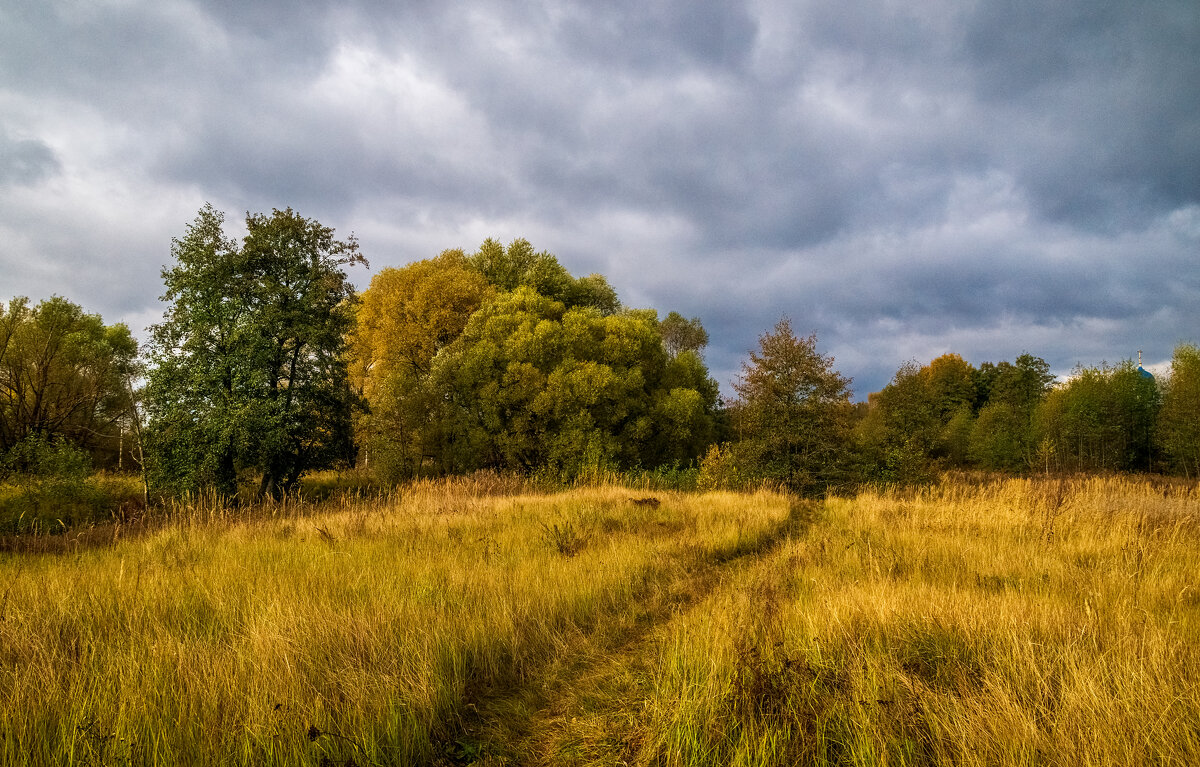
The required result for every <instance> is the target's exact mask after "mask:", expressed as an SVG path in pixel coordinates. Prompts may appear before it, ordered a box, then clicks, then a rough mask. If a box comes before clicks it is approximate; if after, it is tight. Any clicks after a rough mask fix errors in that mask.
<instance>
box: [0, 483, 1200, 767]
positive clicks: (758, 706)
mask: <svg viewBox="0 0 1200 767" xmlns="http://www.w3.org/2000/svg"><path fill="white" fill-rule="evenodd" d="M644 495H647V494H646V493H645V491H635V490H629V489H626V488H622V487H617V486H608V487H598V488H590V489H577V490H573V491H568V492H561V493H531V492H526V493H519V492H514V491H511V490H510V491H509V492H495V491H494V490H493V489H489V488H487V487H484V486H482V485H480V484H479V483H472V482H469V481H457V482H445V483H425V484H420V485H415V486H413V487H410V488H406V489H402V490H400V491H397V492H396V493H394V494H393V495H391V496H389V497H386V498H382V499H379V498H376V499H367V498H363V499H340V500H331V501H327V502H323V503H319V504H290V505H281V506H272V507H258V508H253V509H241V510H238V511H236V512H235V511H225V510H221V509H213V508H208V509H201V508H197V509H195V510H193V511H191V512H190V513H189V512H188V511H187V510H182V511H181V510H177V511H176V513H175V516H174V517H173V518H172V519H171V520H170V521H167V522H165V523H163V524H161V525H158V526H150V527H148V528H147V529H145V530H143V531H142V532H140V533H138V534H136V535H128V534H122V532H121V531H120V530H119V529H114V530H113V531H111V534H108V533H106V536H107V538H105V541H104V542H103V543H102V544H100V543H98V542H97V538H98V536H95V535H92V536H91V537H89V538H87V539H86V542H87V545H84V544H83V543H78V544H77V545H74V546H71V545H67V546H61V547H60V550H59V551H58V552H57V553H28V552H27V553H8V554H0V764H6V765H7V764H13V765H17V764H81V765H82V764H87V765H142V764H163V765H174V764H196V765H201V764H203V765H214V764H230V765H238V764H247V765H270V764H280V765H295V764H313V765H359V766H361V765H391V764H432V765H467V764H479V765H525V764H547V765H550V764H555V765H557V764H568V765H569V764H578V765H584V764H588V765H591V764H603V765H621V764H629V765H634V764H637V765H728V764H743V765H792V764H847V765H851V764H853V765H906V764H911V765H924V764H956V765H959V764H963V765H973V764H978V765H1070V766H1071V767H1077V766H1081V765H1102V764H1114V765H1118V764H1119V765H1143V764H1156V765H1181V767H1182V766H1183V765H1195V764H1200V492H1198V491H1197V488H1196V485H1195V484H1194V483H1193V484H1165V483H1163V482H1155V481H1151V480H1141V479H1128V478H1093V479H1064V480H1053V479H1045V480H1043V479H1008V480H996V481H992V482H968V481H965V480H955V481H945V482H943V483H942V484H940V485H938V486H935V487H932V488H928V489H924V490H920V491H908V492H904V493H899V492H897V493H889V492H863V493H861V494H859V495H858V496H857V497H854V498H835V499H830V500H826V501H818V502H808V501H804V502H801V501H794V500H790V499H789V498H787V497H785V496H783V495H778V494H772V493H767V492H762V493H757V494H733V493H709V494H696V493H655V494H653V495H654V496H655V497H656V498H657V499H659V500H660V501H661V504H660V505H658V506H654V505H653V504H649V503H646V504H638V503H635V502H634V499H638V498H640V497H642V496H644ZM79 541H85V539H83V538H80V539H79Z"/></svg>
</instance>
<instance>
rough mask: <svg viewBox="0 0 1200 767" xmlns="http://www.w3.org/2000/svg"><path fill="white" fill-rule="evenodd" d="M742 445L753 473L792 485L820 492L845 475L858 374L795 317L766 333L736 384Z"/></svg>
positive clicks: (736, 418) (792, 486) (810, 491)
mask: <svg viewBox="0 0 1200 767" xmlns="http://www.w3.org/2000/svg"><path fill="white" fill-rule="evenodd" d="M734 389H735V391H737V394H738V400H737V402H736V404H735V407H734V414H735V415H734V418H735V423H736V424H737V427H736V428H737V432H738V436H739V438H740V440H741V444H740V446H739V450H740V451H741V453H742V455H743V456H745V457H746V460H747V461H748V469H749V471H751V472H753V473H755V474H757V475H759V476H761V477H762V478H764V479H768V480H773V481H776V482H779V483H782V484H784V485H786V486H788V487H789V488H791V489H792V490H794V491H796V492H799V493H804V494H813V493H819V492H821V491H823V490H825V489H827V488H828V487H830V486H831V485H834V484H836V483H838V482H839V481H841V480H842V478H843V475H842V472H843V471H844V466H845V462H846V457H847V456H846V448H847V445H848V442H849V437H850V428H851V416H852V407H851V405H850V379H848V378H845V377H843V376H842V375H841V374H840V373H838V372H837V371H836V370H834V368H833V358H832V357H824V356H822V355H821V354H820V353H818V352H817V337H816V335H815V334H814V335H810V336H808V337H807V338H798V337H796V335H795V333H793V332H792V326H791V323H790V322H789V321H788V319H787V318H783V319H781V320H780V321H779V322H778V323H776V325H775V327H774V329H773V330H772V331H770V332H768V333H765V334H763V335H762V336H761V337H760V338H759V349H758V351H756V352H751V354H750V359H749V360H748V361H747V362H745V363H743V365H742V373H741V376H740V378H739V379H738V380H737V381H736V382H735V383H734Z"/></svg>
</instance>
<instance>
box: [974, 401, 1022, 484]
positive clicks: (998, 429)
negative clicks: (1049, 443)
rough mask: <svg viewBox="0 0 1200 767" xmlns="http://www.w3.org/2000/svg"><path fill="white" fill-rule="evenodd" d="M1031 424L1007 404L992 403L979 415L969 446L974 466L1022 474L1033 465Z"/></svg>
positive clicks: (1000, 402) (1015, 408)
mask: <svg viewBox="0 0 1200 767" xmlns="http://www.w3.org/2000/svg"><path fill="white" fill-rule="evenodd" d="M1030 450H1031V444H1030V440H1029V422H1028V419H1027V417H1026V416H1025V415H1024V414H1023V413H1022V412H1021V410H1020V409H1019V408H1018V407H1017V406H1016V405H1013V404H1012V403H1009V402H1005V401H998V402H989V403H988V404H987V405H984V406H983V409H982V410H980V411H979V417H978V418H976V419H975V425H974V428H972V430H971V437H970V442H969V445H968V451H969V455H970V457H971V461H972V463H974V464H975V465H976V466H978V467H979V468H981V469H989V470H992V471H1019V470H1021V469H1024V468H1027V467H1028V465H1029V463H1030Z"/></svg>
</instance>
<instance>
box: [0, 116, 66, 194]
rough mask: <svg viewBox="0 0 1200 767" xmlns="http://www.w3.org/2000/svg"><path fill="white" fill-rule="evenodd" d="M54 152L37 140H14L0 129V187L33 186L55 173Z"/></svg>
mask: <svg viewBox="0 0 1200 767" xmlns="http://www.w3.org/2000/svg"><path fill="white" fill-rule="evenodd" d="M60 167H61V163H60V162H59V159H58V156H57V155H56V154H55V153H54V150H53V149H51V148H50V147H49V146H47V145H46V144H45V142H43V141H40V140H38V139H15V138H13V137H11V136H9V135H8V134H7V133H6V132H5V131H4V129H3V128H2V127H0V185H4V184H21V185H25V184H33V183H36V182H38V181H41V180H42V179H44V178H46V177H48V176H51V175H53V174H55V173H57V172H58V171H59V170H60Z"/></svg>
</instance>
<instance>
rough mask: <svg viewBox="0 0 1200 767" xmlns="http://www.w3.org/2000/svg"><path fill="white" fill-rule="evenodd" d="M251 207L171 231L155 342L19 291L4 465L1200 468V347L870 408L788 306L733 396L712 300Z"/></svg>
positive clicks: (838, 473) (520, 257)
mask: <svg viewBox="0 0 1200 767" xmlns="http://www.w3.org/2000/svg"><path fill="white" fill-rule="evenodd" d="M245 226H246V234H245V236H244V237H242V238H241V240H240V241H238V240H235V239H232V238H230V237H228V236H227V235H226V234H225V220H224V216H223V214H221V213H220V212H219V211H217V210H215V209H214V208H213V207H212V206H210V205H206V206H205V207H204V208H202V209H201V210H200V211H199V213H198V214H197V216H196V218H195V220H194V221H193V222H192V223H191V224H189V225H188V227H187V229H186V231H185V232H184V233H183V235H182V236H181V237H179V238H177V239H175V240H173V241H172V244H171V255H172V261H173V263H172V264H171V265H169V266H167V267H165V268H164V269H163V272H162V276H163V281H164V285H165V293H164V295H163V300H164V301H165V302H166V303H167V310H166V312H165V314H164V317H163V320H162V322H160V323H159V324H157V325H155V326H154V327H153V328H152V329H151V333H150V340H149V343H148V345H147V347H146V349H145V350H143V351H142V352H141V353H139V350H138V347H137V344H136V343H135V342H134V340H133V338H132V336H131V335H130V333H129V331H128V329H127V328H125V326H124V325H120V324H117V325H111V326H109V325H105V324H104V323H103V321H102V320H101V318H100V317H98V316H96V315H92V314H87V313H86V312H84V311H83V310H82V308H80V307H79V306H77V305H75V304H73V303H71V302H70V301H68V300H66V299H63V298H59V297H55V298H51V299H48V300H45V301H42V302H41V303H39V304H37V305H36V306H33V305H31V304H30V302H29V301H28V300H26V299H22V298H17V299H14V300H13V301H11V302H10V303H9V304H8V306H7V307H0V471H3V472H5V473H6V474H8V475H11V474H21V473H23V472H24V473H36V472H38V471H47V470H51V469H47V468H46V467H47V466H51V465H52V464H53V463H54V460H60V459H62V457H63V456H64V455H67V456H68V457H69V456H70V455H74V456H76V457H78V456H84V457H85V458H86V459H87V460H89V461H91V462H92V463H94V464H96V465H98V466H107V467H112V466H113V464H114V462H115V463H118V464H121V465H126V464H125V461H126V453H124V452H122V446H124V445H126V444H128V445H130V446H132V444H133V442H134V439H133V437H132V436H130V437H129V438H128V440H127V438H126V435H127V434H132V433H133V432H136V433H137V434H138V435H140V436H141V437H142V439H139V440H138V445H139V446H140V447H141V448H143V451H142V452H139V453H138V454H137V455H136V457H135V456H134V455H133V454H129V455H128V461H129V464H133V463H138V464H143V468H144V470H145V474H146V477H147V479H148V481H149V482H150V483H151V484H152V485H153V486H154V487H156V488H158V490H159V491H161V492H164V493H168V494H182V493H189V492H199V491H205V490H211V491H214V492H216V493H218V494H220V495H224V496H232V495H234V494H235V493H237V492H238V489H239V487H240V486H241V487H244V486H245V483H246V482H247V481H253V482H254V483H255V491H256V493H257V494H258V495H260V496H270V497H281V496H282V495H284V494H286V493H288V492H290V491H292V490H293V489H294V488H295V487H296V486H297V483H298V482H299V480H300V478H301V477H302V476H303V475H304V474H305V473H306V472H310V471H313V470H316V469H321V468H328V467H333V466H354V465H357V466H361V467H366V468H367V469H369V470H370V471H371V472H372V473H373V474H374V475H375V476H376V477H377V478H379V479H380V480H381V481H383V482H389V483H390V482H398V481H403V480H406V479H411V478H415V477H420V476H429V475H444V474H454V473H465V472H472V471H476V470H480V469H492V470H500V471H518V472H523V473H533V472H551V473H553V474H554V475H555V476H558V477H562V478H567V479H570V478H587V477H591V476H602V475H604V474H606V473H609V472H614V471H617V472H619V471H629V470H648V469H650V470H652V469H661V468H662V467H675V468H677V469H678V468H683V469H685V470H689V471H692V472H693V473H694V475H695V476H696V477H697V481H698V482H699V484H700V485H701V486H704V487H745V486H751V485H755V484H761V483H763V482H770V483H773V484H777V485H781V486H786V487H788V488H790V489H791V490H793V491H795V492H799V493H804V494H819V493H822V492H827V491H829V490H831V489H840V488H847V487H851V486H853V485H856V484H859V483H863V482H888V483H912V482H922V481H927V480H929V479H931V478H932V477H934V476H936V475H937V473H938V472H940V471H942V470H945V469H951V468H976V469H983V470H988V471H1011V472H1022V471H1031V470H1041V471H1159V472H1177V473H1181V474H1185V475H1187V476H1192V477H1194V476H1197V475H1200V350H1198V349H1197V347H1195V346H1193V345H1189V344H1184V345H1181V346H1179V347H1178V348H1177V349H1176V351H1175V356H1174V359H1173V361H1172V367H1171V371H1170V374H1169V375H1168V376H1165V377H1163V379H1162V380H1157V379H1155V378H1154V377H1152V376H1150V375H1149V374H1147V373H1145V371H1143V370H1141V368H1140V367H1137V366H1135V365H1134V364H1133V363H1132V362H1130V361H1126V362H1122V363H1119V364H1117V365H1102V366H1100V367H1094V368H1083V367H1081V368H1078V369H1076V370H1075V371H1074V373H1073V374H1072V375H1071V376H1070V377H1068V378H1067V380H1065V381H1062V382H1056V381H1055V379H1054V376H1052V375H1051V374H1050V372H1049V366H1048V365H1047V364H1046V362H1045V361H1044V360H1042V359H1040V358H1038V357H1035V356H1033V355H1030V354H1023V355H1021V356H1019V357H1017V358H1016V359H1015V360H1014V361H1012V362H1006V361H1005V362H998V363H989V362H985V363H983V364H981V365H979V366H978V367H975V366H974V365H972V364H971V363H969V362H967V361H965V360H964V359H962V358H961V357H960V356H958V355H955V354H946V355H943V356H941V357H938V358H937V359H935V360H932V361H931V362H929V363H928V364H926V365H920V364H918V363H915V362H913V363H908V364H906V365H904V366H902V367H901V368H900V369H899V370H898V371H897V372H896V375H895V376H894V378H893V379H892V380H891V382H890V383H889V384H888V385H887V386H885V387H884V388H883V389H882V390H881V391H879V392H875V393H873V394H871V395H870V396H869V398H868V400H867V401H866V402H861V403H852V402H851V389H850V383H851V382H850V380H849V379H848V378H846V377H844V376H842V375H841V374H840V373H839V372H838V371H837V370H836V369H835V368H834V365H833V359H832V358H830V357H827V356H823V355H821V354H820V353H819V352H818V351H817V338H816V336H815V335H809V336H807V337H799V336H797V335H796V334H795V333H794V332H793V330H792V327H791V325H790V323H789V322H788V320H787V319H782V320H781V321H780V322H779V323H778V324H777V325H776V326H775V327H774V328H773V329H772V330H770V331H768V332H766V333H764V334H763V335H762V337H761V338H760V339H759V347H758V349H757V350H755V351H753V352H751V353H750V355H749V357H748V359H747V360H746V361H745V362H744V364H743V368H742V372H741V375H740V376H739V378H738V380H737V381H736V382H735V384H734V389H735V392H736V396H735V397H734V398H732V399H731V400H729V401H723V400H722V398H721V397H720V394H719V390H718V386H717V383H716V382H715V381H714V380H713V379H712V377H711V376H710V375H709V371H708V369H707V367H706V365H705V362H704V357H703V354H704V349H705V347H706V345H707V343H708V334H707V332H706V331H705V329H704V327H703V325H702V324H701V322H700V320H699V319H698V318H691V319H689V318H685V317H683V316H682V315H680V314H678V313H677V312H670V313H669V314H667V315H666V316H665V317H659V315H658V313H657V312H656V311H655V310H652V309H638V308H631V307H627V306H625V305H624V304H622V303H621V301H620V300H619V297H618V295H617V293H616V291H615V290H614V289H613V288H612V286H611V285H610V284H609V283H608V281H607V280H606V279H605V278H604V277H603V276H602V275H598V274H592V275H587V276H584V277H575V276H573V275H572V274H570V272H569V271H568V270H567V269H566V268H564V267H563V266H562V265H561V264H560V263H559V262H558V260H557V258H555V256H553V255H552V254H550V253H547V252H544V251H536V250H535V249H534V248H533V246H532V245H531V244H530V243H529V242H527V241H525V240H521V239H518V240H515V241H513V242H511V243H509V244H508V245H507V246H505V245H503V244H502V243H500V242H497V241H495V240H491V239H489V240H486V241H485V242H484V243H483V244H482V245H481V246H480V248H479V249H478V250H477V251H475V252H473V253H467V252H465V251H463V250H447V251H444V252H442V253H441V254H439V255H437V256H436V257H433V258H429V259H426V260H423V261H418V262H415V263H412V264H409V265H407V266H404V267H401V268H387V269H384V270H382V271H381V272H379V273H378V274H376V275H375V276H374V277H373V278H372V280H371V282H370V286H369V287H368V288H367V289H366V290H364V291H362V292H361V293H358V292H356V291H355V290H354V288H353V286H352V284H351V282H350V280H349V277H348V274H347V270H348V269H349V268H351V267H355V266H360V265H361V266H365V265H366V260H365V258H364V257H363V256H362V254H361V253H360V251H359V247H358V243H357V242H356V241H355V240H354V238H353V237H351V238H348V239H345V240H341V239H338V238H337V237H336V236H335V233H334V232H333V230H332V229H330V228H328V227H325V226H323V225H321V224H320V223H319V222H317V221H315V220H311V219H305V218H303V217H302V216H300V215H298V214H297V213H295V212H294V211H292V210H291V209H287V210H282V211H280V210H275V211H273V212H272V213H271V214H270V215H265V214H255V215H249V214H248V215H247V217H246V219H245ZM114 443H115V445H114ZM55 456H57V457H58V458H55ZM39 467H40V468H39ZM0 479H3V477H2V476H0Z"/></svg>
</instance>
